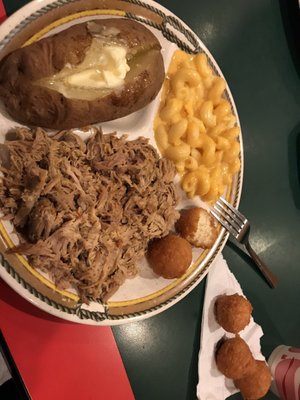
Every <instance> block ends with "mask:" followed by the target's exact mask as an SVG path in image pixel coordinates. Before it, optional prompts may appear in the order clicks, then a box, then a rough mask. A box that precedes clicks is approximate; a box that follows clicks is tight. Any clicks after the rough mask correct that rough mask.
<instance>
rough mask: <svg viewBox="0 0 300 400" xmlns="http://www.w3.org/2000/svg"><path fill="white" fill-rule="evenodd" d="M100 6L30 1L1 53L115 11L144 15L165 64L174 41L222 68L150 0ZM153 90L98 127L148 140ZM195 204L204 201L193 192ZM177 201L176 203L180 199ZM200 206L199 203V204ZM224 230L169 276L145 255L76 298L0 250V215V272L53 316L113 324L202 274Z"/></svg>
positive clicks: (237, 185)
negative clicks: (118, 276) (107, 285)
mask: <svg viewBox="0 0 300 400" xmlns="http://www.w3.org/2000/svg"><path fill="white" fill-rule="evenodd" d="M101 7H102V8H101V9H99V1H98V0H79V1H74V0H59V1H53V0H39V1H32V2H31V3H29V4H27V5H26V6H25V7H23V8H21V9H20V10H19V11H18V12H16V13H15V14H14V15H13V16H11V17H10V18H8V19H7V20H6V21H5V22H4V23H3V24H2V25H1V26H0V58H2V56H3V55H4V54H6V53H8V52H10V51H11V50H13V49H15V48H18V47H20V46H22V45H23V44H24V43H26V42H27V41H28V40H32V39H33V40H37V39H39V38H41V37H44V36H47V35H49V34H52V33H54V32H57V31H59V30H62V29H65V28H66V27H68V26H70V25H72V24H74V23H78V22H82V21H85V20H89V19H95V18H104V17H111V16H114V17H116V18H119V17H127V18H132V19H135V20H137V21H139V22H142V23H144V24H145V25H146V26H147V27H148V28H150V29H151V31H152V32H153V33H154V34H155V35H156V36H157V38H158V39H159V41H160V43H161V46H162V54H163V57H164V62H165V69H167V67H168V64H169V61H170V59H171V56H172V54H173V52H174V51H175V50H176V49H178V47H179V48H181V49H183V50H186V51H189V52H193V53H196V52H199V51H203V52H205V53H206V55H207V57H208V59H209V61H210V64H211V65H212V67H213V68H214V70H215V72H216V73H217V74H218V75H220V76H223V75H222V72H221V71H220V68H219V67H218V65H217V63H216V62H215V60H214V58H213V57H212V55H211V54H210V52H209V51H208V49H207V48H206V47H205V46H204V44H203V43H202V42H201V40H200V39H199V38H198V37H197V36H196V34H195V33H194V32H192V31H191V30H190V29H189V27H188V26H187V25H185V24H184V23H183V22H182V21H181V20H180V19H179V18H177V17H176V16H175V15H174V14H172V13H171V12H170V11H168V10H167V9H166V8H164V7H162V6H160V5H159V4H157V3H155V2H154V1H150V0H144V1H139V0H122V1H120V0H103V1H102V2H101ZM226 97H227V98H228V99H229V101H230V102H231V105H232V110H233V113H234V114H235V116H236V118H237V124H238V125H239V126H240V124H239V118H238V115H237V111H236V107H235V104H234V101H233V98H232V95H231V93H230V90H229V89H228V88H227V90H226ZM159 99H160V96H159V95H158V96H157V97H156V99H155V100H154V101H153V102H152V103H151V104H149V105H148V106H147V107H145V108H144V109H142V110H140V111H138V112H136V113H134V114H131V115H129V116H128V117H125V118H120V119H118V120H115V121H112V122H108V123H105V124H101V126H102V129H103V130H104V132H111V131H117V132H118V133H119V134H122V133H124V132H130V139H131V138H135V137H138V136H146V137H149V139H150V142H151V144H153V145H154V146H156V145H155V141H154V136H153V131H152V125H153V118H154V115H155V113H156V111H157V108H158V105H159ZM16 125H19V124H17V123H16V122H14V121H12V120H11V119H10V117H9V116H8V115H7V114H6V113H5V111H4V110H3V108H0V135H1V142H3V141H4V137H5V133H6V132H7V130H8V129H10V128H12V127H13V126H16ZM239 140H240V144H241V170H240V172H239V174H237V175H236V176H235V178H234V181H233V184H232V186H231V187H230V188H228V196H229V199H230V201H231V203H232V204H233V205H234V206H235V207H237V206H238V204H239V200H240V194H241V189H242V176H243V146H242V135H240V138H239ZM194 204H195V205H198V206H199V205H203V204H202V203H201V201H200V200H198V201H196V200H195V201H194ZM181 206H182V204H181ZM204 206H205V205H204ZM227 237H228V234H227V233H226V232H225V231H224V229H221V230H220V233H219V236H218V239H217V240H216V242H215V244H214V246H213V247H212V249H210V250H206V251H201V250H197V249H194V250H193V264H192V266H191V267H190V268H189V269H188V271H187V273H186V274H185V275H184V276H183V277H181V278H179V279H175V280H166V279H163V278H160V277H157V276H156V275H155V274H154V273H153V272H152V270H151V269H150V268H149V267H148V265H147V263H146V261H143V262H142V263H141V265H140V273H139V275H138V276H137V277H135V278H134V279H130V280H127V281H126V282H125V283H124V284H123V285H122V286H121V287H120V289H119V290H118V291H117V292H116V293H115V294H114V295H113V296H112V297H111V298H110V300H109V301H108V302H107V303H106V304H100V303H97V302H92V303H90V304H89V305H86V304H82V303H81V302H80V301H79V298H78V296H77V295H76V293H75V292H73V293H71V292H65V291H61V290H58V289H57V288H56V287H55V286H54V285H53V283H52V282H51V281H50V280H49V279H48V278H47V276H45V275H42V274H41V273H39V272H38V271H35V270H33V269H32V268H31V267H30V265H28V263H27V262H26V260H25V258H24V257H22V256H20V255H10V256H7V255H5V248H6V247H7V245H9V241H13V242H15V243H16V241H17V237H16V236H14V235H13V233H12V226H10V225H9V224H7V223H2V224H1V223H0V239H1V240H0V251H1V254H0V262H1V265H0V277H2V278H3V279H4V280H5V281H6V282H7V283H8V284H9V285H10V286H11V287H12V288H13V289H14V290H15V291H16V292H18V293H19V294H20V295H21V296H23V297H24V298H25V299H27V300H28V301H30V302H31V303H33V304H34V305H36V306H37V307H39V308H41V309H42V310H44V311H46V312H48V313H50V314H53V315H55V316H58V317H60V318H63V319H66V320H70V321H74V322H79V323H84V324H94V325H116V324H121V323H124V322H128V321H133V320H139V319H143V318H146V317H150V316H152V315H155V314H158V313H159V312H161V311H163V310H165V309H167V308H168V307H170V306H172V305H173V304H175V303H176V302H178V301H179V300H180V299H181V298H183V297H184V296H186V295H187V294H188V293H189V292H190V291H191V290H192V289H193V288H194V287H195V286H196V285H197V284H198V283H199V282H200V281H201V280H202V279H203V278H204V277H205V275H206V273H207V272H208V270H209V267H210V265H211V264H212V262H213V261H214V259H215V258H216V256H217V255H218V254H219V253H220V252H221V251H222V248H223V247H224V245H225V242H226V239H227Z"/></svg>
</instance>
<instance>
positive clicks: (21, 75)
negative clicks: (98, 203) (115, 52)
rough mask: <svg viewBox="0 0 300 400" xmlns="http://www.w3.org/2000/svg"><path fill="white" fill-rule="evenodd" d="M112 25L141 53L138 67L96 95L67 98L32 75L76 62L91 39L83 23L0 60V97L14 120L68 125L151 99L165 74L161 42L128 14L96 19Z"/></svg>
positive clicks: (121, 112)
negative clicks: (115, 88)
mask: <svg viewBox="0 0 300 400" xmlns="http://www.w3.org/2000/svg"><path fill="white" fill-rule="evenodd" d="M94 22H95V23H97V24H99V25H100V24H101V26H103V25H105V27H106V28H110V27H115V28H117V29H118V30H119V31H120V32H119V33H118V35H117V37H116V40H117V41H120V43H125V44H126V46H127V48H128V56H129V57H132V56H133V55H135V54H139V53H145V54H148V55H150V56H148V57H144V59H145V61H144V62H143V57H141V59H140V64H141V65H142V67H139V69H138V70H136V73H135V70H131V71H129V73H128V74H127V76H126V79H125V84H124V85H123V87H122V88H121V89H119V90H118V91H115V92H114V91H112V92H110V93H109V94H108V95H106V96H105V97H101V98H99V99H95V100H80V99H69V98H66V97H65V96H64V95H63V94H61V93H59V92H57V91H54V90H51V89H48V88H46V87H43V86H40V85H38V84H36V82H35V81H37V80H39V79H42V78H45V77H49V76H52V75H54V74H56V73H58V72H59V71H60V70H61V69H62V68H63V67H64V66H65V65H66V64H71V65H78V64H80V63H81V62H82V61H83V60H84V57H85V53H86V51H87V49H88V48H89V46H90V45H91V41H92V34H91V33H90V31H89V29H88V25H87V23H82V24H78V25H74V26H72V27H70V28H68V29H66V30H64V31H62V32H60V33H58V34H56V35H53V36H50V37H47V38H44V39H41V40H40V41H38V42H36V43H33V44H32V45H29V46H26V47H23V48H20V49H17V50H15V51H13V52H12V53H10V54H9V55H7V56H6V57H5V58H4V59H3V60H1V61H0V97H1V98H2V100H3V102H4V105H5V107H6V110H7V112H8V113H9V114H10V115H11V116H12V117H13V118H14V119H15V120H17V121H18V122H20V123H23V124H26V125H34V126H42V127H45V128H50V129H69V128H73V127H81V126H85V125H88V124H92V123H97V122H105V121H109V120H113V119H116V118H120V117H123V116H125V115H128V114H130V113H132V112H135V111H137V110H139V109H140V108H142V107H144V106H145V105H147V104H148V103H149V102H150V101H152V100H153V99H154V98H155V96H156V95H157V93H158V92H159V90H160V87H161V85H162V83H163V79H164V64H163V59H162V55H161V52H160V44H159V41H158V40H157V39H156V37H155V36H154V35H153V34H152V32H151V31H150V30H148V29H147V28H145V27H144V26H143V25H142V24H139V23H138V22H135V21H131V20H129V19H105V20H95V21H93V23H94Z"/></svg>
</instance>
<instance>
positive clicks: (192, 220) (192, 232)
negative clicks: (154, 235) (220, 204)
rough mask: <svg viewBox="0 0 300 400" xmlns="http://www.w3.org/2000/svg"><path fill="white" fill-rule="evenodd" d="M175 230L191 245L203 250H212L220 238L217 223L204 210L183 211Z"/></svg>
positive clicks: (191, 209)
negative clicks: (218, 237)
mask: <svg viewBox="0 0 300 400" xmlns="http://www.w3.org/2000/svg"><path fill="white" fill-rule="evenodd" d="M175 228H176V230H177V232H178V233H179V234H180V236H181V237H183V238H184V239H186V240H187V241H188V242H190V243H191V245H193V246H195V247H201V248H202V249H210V248H211V247H212V245H213V244H214V242H215V241H216V239H217V236H218V232H217V228H216V226H215V221H214V219H213V217H212V216H211V215H210V214H209V213H208V212H207V211H206V210H204V208H189V209H187V210H183V211H182V212H181V216H180V218H179V220H178V221H177V222H176V225H175Z"/></svg>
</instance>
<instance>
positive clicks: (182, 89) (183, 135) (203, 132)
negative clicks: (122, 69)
mask: <svg viewBox="0 0 300 400" xmlns="http://www.w3.org/2000/svg"><path fill="white" fill-rule="evenodd" d="M225 88H226V82H225V80H224V79H223V78H221V77H219V76H217V75H215V74H214V72H213V70H212V68H211V67H210V66H209V64H208V61H207V57H206V55H205V54H204V53H200V54H197V55H195V56H194V55H189V54H187V53H184V52H183V51H181V50H178V51H176V52H175V54H174V56H173V59H172V62H171V64H170V68H169V71H168V75H167V78H166V80H165V83H164V88H163V93H162V98H161V103H160V108H159V111H158V113H157V116H156V118H155V122H154V133H155V139H156V143H157V145H158V148H159V150H160V151H161V153H162V155H163V156H165V157H167V158H169V159H170V160H172V161H173V162H174V163H175V165H176V168H177V172H178V173H179V174H180V175H181V186H182V188H183V190H184V191H185V192H186V194H187V196H188V197H190V198H191V197H194V196H200V197H201V199H202V200H204V201H206V202H211V203H212V202H215V201H216V200H217V199H218V197H219V196H220V195H222V194H223V193H224V191H225V189H226V186H228V185H230V184H231V182H232V178H233V175H234V174H235V173H236V172H238V171H239V169H240V157H239V155H240V144H239V141H238V136H239V134H240V128H239V127H238V126H236V118H235V116H234V115H233V113H232V110H231V105H230V103H229V101H228V100H226V99H225V98H224V96H223V93H224V90H225Z"/></svg>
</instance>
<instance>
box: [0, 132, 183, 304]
mask: <svg viewBox="0 0 300 400" xmlns="http://www.w3.org/2000/svg"><path fill="white" fill-rule="evenodd" d="M93 129H94V134H93V135H92V136H91V137H90V138H89V139H88V140H87V141H86V142H84V141H83V140H82V139H81V138H80V137H79V136H77V135H76V134H74V133H73V132H72V131H62V132H58V133H57V134H55V135H54V136H52V137H50V136H49V135H47V134H46V132H44V131H43V130H42V129H40V128H37V129H36V130H35V131H30V130H28V129H25V128H16V129H15V130H14V131H13V132H10V133H9V135H8V136H7V138H6V141H5V143H4V144H2V145H0V160H1V171H2V177H1V180H2V182H1V183H2V184H1V188H0V207H1V210H2V213H3V215H4V216H3V218H5V219H8V220H11V222H12V223H13V225H14V227H15V229H16V230H17V232H19V233H20V238H21V243H20V244H19V245H18V246H16V247H14V248H13V249H10V250H9V251H10V252H19V253H22V254H24V255H26V256H27V258H28V260H29V262H30V263H31V265H32V266H33V267H35V268H38V269H40V270H42V271H46V272H48V273H49V274H50V276H51V277H52V279H53V280H54V282H55V284H56V285H57V286H58V287H61V288H69V287H75V288H77V290H78V292H79V294H80V296H81V298H82V300H83V301H88V300H89V299H101V300H106V299H107V298H108V297H109V296H110V295H111V294H112V293H114V291H115V290H116V289H117V288H118V287H119V286H120V285H121V284H122V283H123V282H124V281H125V279H126V278H129V277H133V276H135V275H136V274H137V272H138V267H137V263H138V261H139V260H140V259H141V258H142V257H143V256H144V254H145V251H146V249H147V246H148V242H149V241H150V240H151V239H153V238H157V237H162V236H165V235H166V234H167V233H168V232H169V231H170V229H171V228H172V226H173V225H174V222H175V221H176V219H177V218H178V216H179V215H178V212H177V211H176V210H175V206H176V203H177V196H176V192H175V186H174V183H173V179H174V176H175V169H174V166H173V164H172V163H171V162H170V161H168V160H167V159H164V158H160V157H159V155H158V153H157V152H156V150H155V149H154V148H153V147H152V146H151V145H149V144H148V140H147V139H145V138H142V137H140V138H138V139H136V140H132V141H130V140H127V139H126V137H125V136H122V137H121V138H118V137H117V136H116V135H115V134H107V135H104V134H102V132H101V130H99V129H96V128H93Z"/></svg>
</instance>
